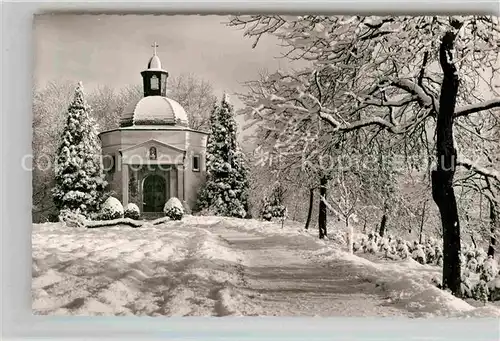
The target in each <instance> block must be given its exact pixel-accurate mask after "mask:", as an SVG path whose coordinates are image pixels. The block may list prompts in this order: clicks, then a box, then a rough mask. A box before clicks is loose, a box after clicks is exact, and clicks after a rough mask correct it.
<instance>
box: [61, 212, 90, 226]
mask: <svg viewBox="0 0 500 341" xmlns="http://www.w3.org/2000/svg"><path fill="white" fill-rule="evenodd" d="M59 221H60V222H61V223H63V224H65V225H66V226H67V227H77V228H83V227H85V225H86V223H87V218H85V216H84V215H83V214H80V213H79V212H78V211H74V210H68V209H65V210H61V211H60V212H59Z"/></svg>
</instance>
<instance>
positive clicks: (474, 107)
mask: <svg viewBox="0 0 500 341" xmlns="http://www.w3.org/2000/svg"><path fill="white" fill-rule="evenodd" d="M493 108H500V97H497V98H494V99H492V100H489V101H485V102H481V103H476V104H471V105H466V106H463V107H461V108H457V109H456V110H455V117H461V116H467V115H469V114H473V113H477V112H480V111H484V110H489V109H493Z"/></svg>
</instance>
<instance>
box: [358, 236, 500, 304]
mask: <svg viewBox="0 0 500 341" xmlns="http://www.w3.org/2000/svg"><path fill="white" fill-rule="evenodd" d="M442 243H443V241H442V240H441V239H434V238H425V240H423V241H422V243H419V242H418V241H414V242H412V243H411V242H409V241H406V240H403V239H402V238H393V237H392V236H390V235H387V236H384V237H380V235H379V234H378V233H376V232H373V233H370V234H368V235H366V234H361V233H360V234H357V235H356V240H355V242H354V252H365V253H372V254H376V255H377V254H378V255H380V256H381V257H384V258H388V259H398V258H399V259H406V258H408V257H411V258H413V259H414V260H415V261H417V262H419V263H420V264H430V265H436V266H443V250H442ZM460 258H461V263H462V284H461V289H462V294H463V296H464V297H465V298H472V299H475V300H478V301H482V302H486V301H487V300H489V301H496V300H500V273H499V271H498V270H499V269H498V263H497V261H496V260H494V259H493V257H491V256H488V255H487V253H486V252H485V251H484V250H483V249H481V248H476V247H471V246H469V245H467V244H463V245H462V250H461V253H460ZM435 282H436V283H434V284H435V285H436V286H438V287H439V288H441V284H440V283H438V280H437V279H436V280H435Z"/></svg>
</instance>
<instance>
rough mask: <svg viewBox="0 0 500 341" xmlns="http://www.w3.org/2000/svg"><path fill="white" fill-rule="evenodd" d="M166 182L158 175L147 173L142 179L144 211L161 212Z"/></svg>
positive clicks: (164, 200) (164, 199)
mask: <svg viewBox="0 0 500 341" xmlns="http://www.w3.org/2000/svg"><path fill="white" fill-rule="evenodd" d="M166 187H167V186H166V182H165V179H164V178H163V177H162V176H160V175H149V176H148V177H146V179H144V185H143V198H144V208H143V209H144V212H163V206H164V205H165V202H166V192H167V191H166Z"/></svg>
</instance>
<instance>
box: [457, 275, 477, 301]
mask: <svg viewBox="0 0 500 341" xmlns="http://www.w3.org/2000/svg"><path fill="white" fill-rule="evenodd" d="M460 289H461V292H462V296H463V297H464V298H473V297H474V292H473V291H474V287H473V285H472V282H471V280H470V277H469V276H467V275H462V280H461V283H460Z"/></svg>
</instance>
